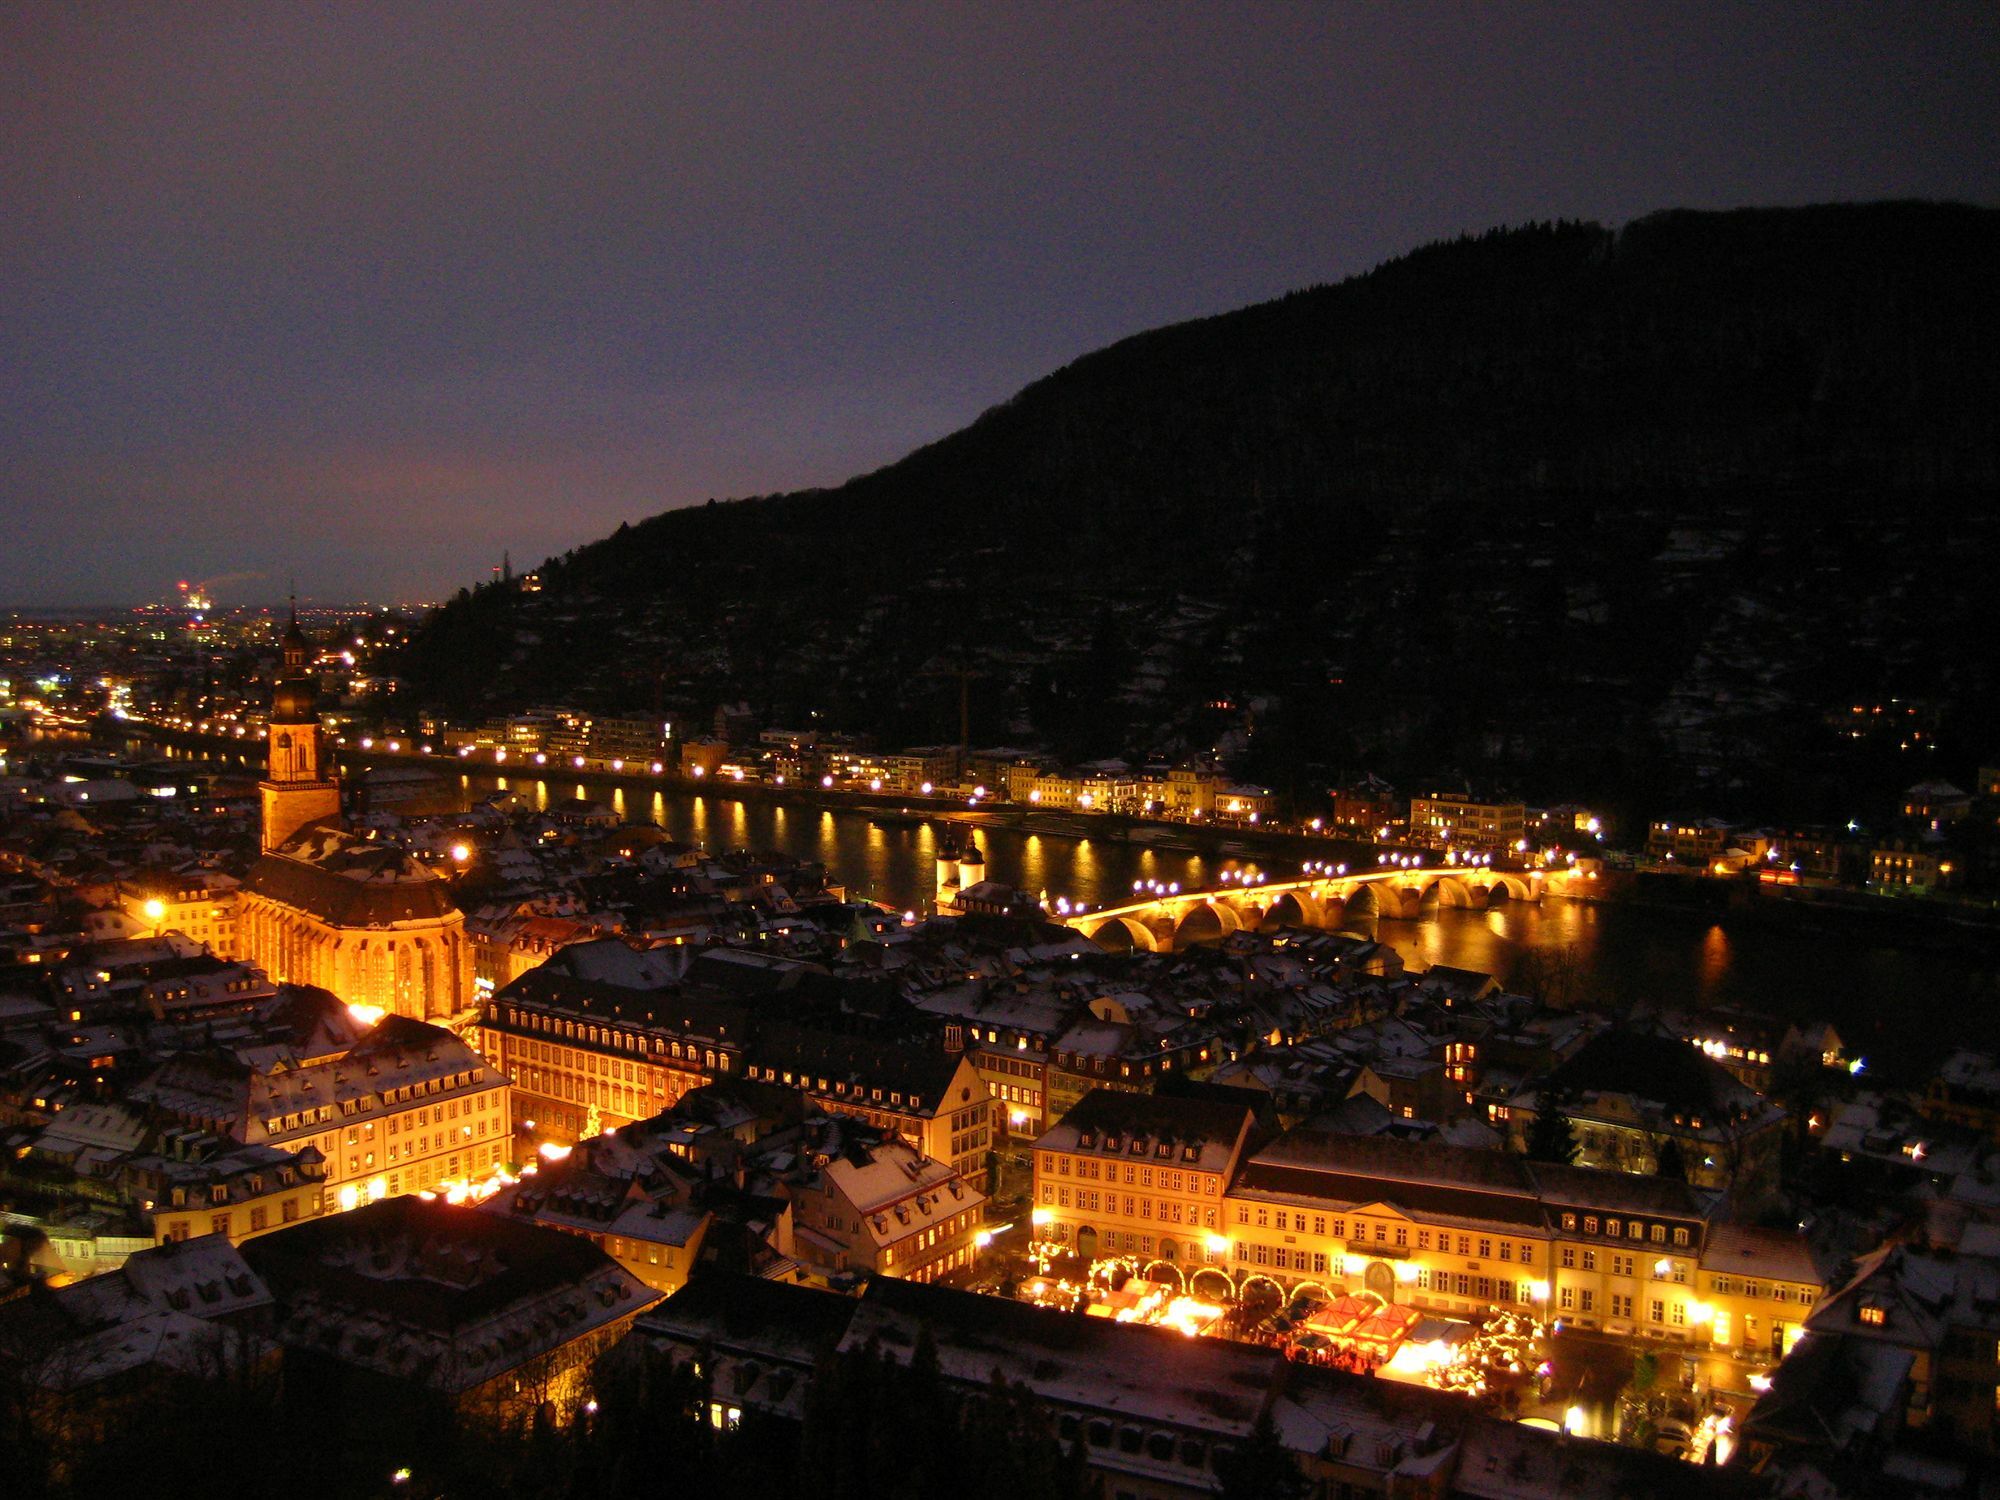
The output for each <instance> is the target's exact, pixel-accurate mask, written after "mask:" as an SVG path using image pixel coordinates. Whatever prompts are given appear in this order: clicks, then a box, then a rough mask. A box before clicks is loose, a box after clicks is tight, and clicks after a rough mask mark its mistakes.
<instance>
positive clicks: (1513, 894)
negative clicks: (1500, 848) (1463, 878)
mask: <svg viewBox="0 0 2000 1500" xmlns="http://www.w3.org/2000/svg"><path fill="white" fill-rule="evenodd" d="M1470 879H1471V881H1472V883H1473V884H1475V885H1477V886H1479V887H1482V888H1483V889H1484V890H1485V892H1486V899H1487V902H1488V903H1489V904H1491V903H1494V902H1499V901H1533V900H1534V899H1535V897H1536V894H1537V892H1536V890H1535V887H1534V885H1533V884H1532V883H1531V882H1529V881H1527V880H1525V879H1523V878H1522V877H1521V876H1519V875H1515V874H1511V873H1509V872H1508V871H1506V870H1481V871H1480V872H1479V873H1478V874H1477V875H1474V876H1471V877H1470Z"/></svg>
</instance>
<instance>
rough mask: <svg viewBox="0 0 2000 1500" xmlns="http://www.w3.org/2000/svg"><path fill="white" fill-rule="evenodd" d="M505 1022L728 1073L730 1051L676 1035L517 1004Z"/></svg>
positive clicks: (593, 1044) (592, 1045)
mask: <svg viewBox="0 0 2000 1500" xmlns="http://www.w3.org/2000/svg"><path fill="white" fill-rule="evenodd" d="M502 1008H503V1009H504V1010H505V1012H506V1019H507V1023H508V1024H509V1025H511V1026H519V1027H522V1028H524V1029H526V1030H529V1031H541V1032H547V1033H548V1034H549V1035H551V1036H561V1037H567V1038H569V1039H570V1040H572V1041H576V1042H581V1043H583V1044H584V1045H585V1046H591V1047H617V1048H621V1049H622V1050H624V1051H627V1052H641V1053H643V1052H650V1053H652V1054H653V1055H654V1056H655V1057H672V1058H675V1059H678V1060H680V1061H683V1062H689V1063H693V1062H700V1063H702V1064H703V1065H704V1066H706V1067H708V1068H710V1069H712V1070H714V1071H717V1072H723V1073H727V1072H728V1071H729V1053H728V1052H727V1051H723V1052H717V1051H716V1049H715V1048H714V1047H710V1046H704V1045H701V1044H698V1043H696V1042H692V1041H689V1042H683V1041H681V1040H680V1039H679V1038H677V1037H674V1038H669V1037H662V1036H652V1035H648V1034H647V1033H644V1032H638V1031H625V1030H621V1029H619V1028H616V1027H611V1026H598V1025H594V1024H592V1023H591V1022H588V1021H575V1020H571V1019H569V1018H568V1017H564V1016H553V1015H549V1014H546V1013H545V1012H542V1011H537V1010H524V1009H522V1008H521V1007H519V1006H516V1005H509V1006H505V1007H502Z"/></svg>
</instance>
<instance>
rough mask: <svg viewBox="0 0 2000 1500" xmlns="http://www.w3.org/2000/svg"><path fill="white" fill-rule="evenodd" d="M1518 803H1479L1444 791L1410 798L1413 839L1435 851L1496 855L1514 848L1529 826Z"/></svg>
mask: <svg viewBox="0 0 2000 1500" xmlns="http://www.w3.org/2000/svg"><path fill="white" fill-rule="evenodd" d="M1527 816H1528V810H1527V808H1526V807H1525V806H1524V805H1523V804H1521V803H1519V802H1478V801H1475V800H1474V799H1472V798H1471V797H1467V796H1463V795H1460V794H1457V793H1450V792H1444V793H1439V794H1438V795H1436V796H1432V797H1412V798H1411V799H1410V837H1411V838H1412V839H1414V840H1416V841H1417V842H1419V843H1424V844H1429V845H1430V846H1431V847H1432V848H1435V849H1444V848H1452V849H1478V850H1484V851H1488V852H1491V853H1494V854H1499V853H1502V852H1504V851H1506V850H1509V849H1513V848H1515V847H1516V846H1517V845H1518V844H1519V843H1520V842H1521V839H1522V837H1523V833H1524V831H1525V829H1526V827H1527Z"/></svg>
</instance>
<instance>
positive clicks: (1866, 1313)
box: [1860, 1302, 1889, 1328]
mask: <svg viewBox="0 0 2000 1500" xmlns="http://www.w3.org/2000/svg"><path fill="white" fill-rule="evenodd" d="M1860 1317H1861V1321H1862V1322H1864V1323H1866V1324H1868V1325H1870V1326H1871V1327H1874V1328H1880V1327H1881V1326H1882V1325H1883V1324H1885V1323H1887V1322H1888V1321H1889V1309H1888V1308H1887V1307H1885V1306H1883V1305H1882V1304H1881V1303H1880V1302H1864V1303H1862V1304H1861V1313H1860Z"/></svg>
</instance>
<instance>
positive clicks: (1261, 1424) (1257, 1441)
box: [1215, 1411, 1306, 1500]
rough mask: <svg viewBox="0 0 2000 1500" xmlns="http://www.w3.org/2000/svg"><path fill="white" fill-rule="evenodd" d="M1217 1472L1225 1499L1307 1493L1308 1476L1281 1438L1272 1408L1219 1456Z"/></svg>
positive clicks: (1262, 1499)
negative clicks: (1301, 1471) (1301, 1469)
mask: <svg viewBox="0 0 2000 1500" xmlns="http://www.w3.org/2000/svg"><path fill="white" fill-rule="evenodd" d="M1215 1472H1216V1475H1217V1477H1218V1478H1220V1479H1221V1480H1222V1489H1221V1495H1222V1497H1223V1500H1303V1497H1304V1496H1305V1493H1306V1477H1305V1475H1304V1474H1302V1473H1300V1472H1299V1465H1298V1461H1297V1460H1296V1459H1294V1458H1293V1457H1292V1455H1291V1451H1290V1450H1289V1449H1287V1448H1286V1447H1285V1445H1284V1444H1283V1443H1281V1442H1279V1441H1278V1429H1277V1427H1276V1425H1275V1424H1273V1422H1272V1421H1271V1413H1270V1412H1269V1411H1265V1412H1264V1413H1263V1414H1262V1415H1261V1416H1259V1417H1258V1418H1257V1425H1256V1426H1255V1427H1253V1428H1251V1429H1250V1436H1249V1437H1248V1438H1247V1439H1246V1440H1245V1441H1244V1442H1243V1444H1242V1445H1241V1446H1240V1447H1238V1448H1236V1449H1235V1450H1234V1451H1232V1452H1230V1453H1227V1454H1218V1455H1217V1456H1216V1460H1215Z"/></svg>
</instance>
